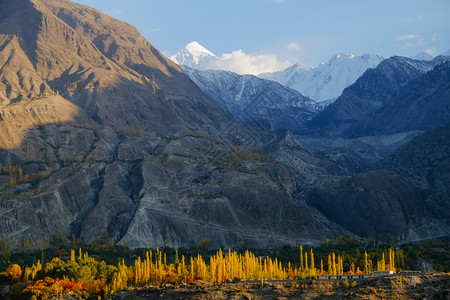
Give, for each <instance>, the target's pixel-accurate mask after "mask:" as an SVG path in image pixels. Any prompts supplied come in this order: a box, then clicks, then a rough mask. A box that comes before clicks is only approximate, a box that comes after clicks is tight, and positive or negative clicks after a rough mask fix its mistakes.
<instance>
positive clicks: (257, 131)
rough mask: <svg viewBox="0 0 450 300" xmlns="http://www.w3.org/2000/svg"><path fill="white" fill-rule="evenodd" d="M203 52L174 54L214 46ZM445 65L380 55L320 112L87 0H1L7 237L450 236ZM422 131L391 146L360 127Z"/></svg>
mask: <svg viewBox="0 0 450 300" xmlns="http://www.w3.org/2000/svg"><path fill="white" fill-rule="evenodd" d="M194 46H195V45H194ZM194 48H195V49H196V50H198V53H196V55H194V56H193V57H189V53H184V55H183V56H181V57H183V58H186V59H188V58H189V59H192V58H196V57H197V58H198V57H199V55H204V57H211V54H210V53H208V52H206V51H205V50H204V49H201V48H200V47H194ZM191 50H192V49H191ZM190 53H192V51H190ZM202 53H203V54H202ZM194 54H195V53H194ZM177 59H178V58H177ZM346 59H347V58H346ZM194 61H195V59H194ZM369 61H370V59H369ZM446 61H447V58H445V57H440V58H435V59H433V60H431V61H417V60H412V59H407V58H401V57H393V58H390V59H387V60H383V61H382V62H380V63H379V64H378V65H377V66H376V67H375V68H374V69H367V70H366V71H365V72H364V73H363V75H362V76H361V77H359V79H357V80H356V82H355V83H353V84H351V85H350V86H349V87H347V88H345V89H344V91H343V93H342V95H340V97H338V99H337V100H336V101H335V102H334V103H333V104H331V105H329V106H327V107H326V108H325V110H323V111H322V112H319V110H320V108H321V107H322V106H321V105H320V104H318V103H317V102H314V101H313V100H311V99H309V98H307V97H305V96H303V95H302V94H301V93H300V92H298V91H295V90H292V89H290V88H288V87H284V86H282V85H280V84H278V83H276V82H273V81H269V80H265V79H261V78H257V77H254V76H246V75H237V74H234V73H231V72H222V71H202V70H194V69H190V68H188V67H184V69H185V71H183V69H182V68H180V67H179V66H178V65H177V64H175V63H174V62H173V61H172V60H170V59H168V58H166V57H164V55H163V54H161V52H159V51H158V50H157V49H156V48H154V47H153V46H152V45H151V44H150V43H149V42H148V41H146V40H145V39H144V38H143V37H142V35H141V34H140V33H139V32H138V31H137V30H136V29H135V28H134V27H132V26H131V25H129V24H126V23H124V22H121V21H118V20H116V19H113V18H112V17H110V16H107V15H105V14H102V13H101V12H99V11H97V10H95V9H92V8H90V7H88V6H85V5H81V4H76V3H73V2H70V1H67V0H45V1H44V0H16V1H1V2H0V78H1V80H0V165H1V166H0V184H1V186H2V187H3V189H2V193H1V199H0V236H1V237H4V238H5V239H7V240H10V241H11V240H12V241H13V242H14V243H11V245H12V244H14V245H18V244H21V243H23V242H24V241H26V240H31V241H32V242H33V245H35V247H43V246H44V245H45V243H46V242H48V241H51V240H52V239H54V238H55V236H58V237H61V238H62V239H72V237H74V238H75V239H77V240H81V241H84V242H88V243H94V242H95V243H100V244H101V243H110V242H111V241H114V242H115V243H118V244H121V245H128V246H129V247H132V248H148V247H161V246H170V247H175V248H178V247H188V246H192V245H195V244H198V243H199V242H200V241H201V240H203V239H205V238H209V239H210V240H211V246H212V247H216V248H219V247H231V248H237V247H240V246H242V245H247V246H254V247H278V246H280V245H297V244H299V243H302V244H305V243H308V244H316V243H319V242H321V241H323V240H326V239H330V238H335V237H338V236H340V235H347V234H350V233H352V234H356V235H357V236H358V237H360V238H362V239H364V238H369V237H377V238H379V239H380V240H384V241H387V240H389V239H390V238H391V237H393V236H394V237H397V238H398V240H399V241H401V242H408V241H414V240H421V239H426V238H430V237H435V236H442V235H448V234H449V233H450V224H449V223H448V219H449V215H448V211H449V210H448V208H449V198H450V196H449V191H448V186H450V181H449V179H450V176H449V175H448V174H449V168H448V153H449V152H448V141H449V140H450V137H449V130H448V125H446V124H448V123H449V119H448V115H447V111H448V110H447V102H448V101H446V99H448V97H447V95H448V82H449V81H448V78H447V77H448V67H449V65H448V63H447V62H446ZM197 63H198V62H197ZM350 73H352V72H350ZM350 73H348V74H350ZM188 74H189V76H188ZM352 74H353V73H352ZM191 78H192V79H191ZM194 81H195V82H194ZM196 82H198V84H196ZM219 88H220V89H219ZM205 92H206V93H205ZM225 92H226V93H225ZM338 96H339V95H338ZM212 98H214V99H212ZM252 99H253V100H255V101H252ZM252 104H256V105H252ZM273 108H275V111H273ZM439 108H440V109H439ZM418 111H420V112H423V114H422V113H421V114H420V116H423V119H420V118H418V115H417V112H418ZM402 112H407V114H405V115H407V116H408V117H405V118H403V119H401V120H400V118H401V117H402V116H403V114H402ZM391 113H392V116H391V117H389V116H390V115H391ZM276 114H278V115H276ZM234 115H235V116H237V118H236V117H235V116H234ZM261 116H263V117H262V118H261ZM394 116H395V117H396V118H398V120H399V121H398V122H394V121H396V120H397V119H394V118H393V117H394ZM255 117H259V118H255ZM297 117H298V118H297ZM414 120H417V122H413V121H414ZM388 121H389V122H388ZM358 122H359V123H358ZM383 123H386V124H388V125H389V126H387V127H382V126H381V125H380V124H383ZM443 123H445V124H443ZM353 124H359V125H358V126H356V125H355V127H352V125H353ZM294 125H295V126H296V128H297V127H298V128H297V131H294V129H293V127H292V126H294ZM371 125H373V127H372V126H371ZM441 125H443V126H442V127H438V126H441ZM286 127H288V128H291V129H292V131H294V133H295V134H296V135H294V134H292V133H291V131H290V130H288V129H286ZM436 127H438V128H436ZM412 130H416V131H418V132H416V133H415V134H414V135H415V137H414V138H412V139H411V138H408V139H406V140H405V141H404V142H402V143H399V144H398V145H397V146H396V147H395V148H392V149H391V151H390V152H389V153H388V152H386V153H375V154H373V152H372V151H373V149H372V148H371V147H370V145H368V144H367V143H365V144H364V143H363V142H361V141H360V140H357V139H358V138H361V137H362V136H363V135H367V134H378V135H379V134H383V135H384V134H392V133H397V134H398V133H399V132H409V131H412ZM424 131H426V132H424ZM300 135H301V136H309V137H310V138H311V139H314V138H326V139H337V140H339V139H353V143H356V144H358V145H359V150H361V151H354V149H355V148H351V147H347V148H344V147H331V148H327V149H325V150H324V149H321V150H320V151H318V150H312V149H309V148H308V147H306V146H305V144H303V142H299V140H300V141H302V139H301V138H299V137H300ZM411 137H412V136H411ZM380 144H382V142H380ZM400 144H403V145H400ZM371 155H372V156H376V155H378V156H376V159H368V158H367V157H369V156H371ZM408 158H410V159H408ZM374 162H375V163H374Z"/></svg>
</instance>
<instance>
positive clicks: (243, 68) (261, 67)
mask: <svg viewBox="0 0 450 300" xmlns="http://www.w3.org/2000/svg"><path fill="white" fill-rule="evenodd" d="M290 65H292V64H291V63H290V62H289V61H279V60H278V58H277V56H276V55H273V54H260V55H248V54H245V53H244V52H243V51H242V50H235V51H233V52H231V53H224V54H222V56H220V57H218V58H217V59H214V60H213V61H212V62H211V64H210V66H209V68H210V69H215V70H226V71H231V72H235V73H238V74H252V75H257V74H260V73H265V72H276V71H281V70H284V69H286V68H287V67H289V66H290Z"/></svg>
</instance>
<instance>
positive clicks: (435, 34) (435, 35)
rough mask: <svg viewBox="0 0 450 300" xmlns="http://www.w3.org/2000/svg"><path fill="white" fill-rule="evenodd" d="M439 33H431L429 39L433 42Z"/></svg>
mask: <svg viewBox="0 0 450 300" xmlns="http://www.w3.org/2000/svg"><path fill="white" fill-rule="evenodd" d="M439 35H440V34H437V33H433V35H432V36H431V40H432V41H433V42H435V41H436V40H437V38H438V36H439Z"/></svg>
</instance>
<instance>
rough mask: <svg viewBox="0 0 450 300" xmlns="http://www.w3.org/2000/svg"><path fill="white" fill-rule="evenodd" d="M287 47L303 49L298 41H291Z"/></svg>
mask: <svg viewBox="0 0 450 300" xmlns="http://www.w3.org/2000/svg"><path fill="white" fill-rule="evenodd" d="M286 48H288V49H289V50H302V47H300V45H299V44H297V43H290V44H289V45H287V47H286Z"/></svg>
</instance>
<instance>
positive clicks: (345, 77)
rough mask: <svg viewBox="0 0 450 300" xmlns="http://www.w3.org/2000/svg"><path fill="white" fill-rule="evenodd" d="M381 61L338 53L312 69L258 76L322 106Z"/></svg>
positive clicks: (366, 56) (369, 57)
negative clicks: (290, 89)
mask: <svg viewBox="0 0 450 300" xmlns="http://www.w3.org/2000/svg"><path fill="white" fill-rule="evenodd" d="M382 60H383V57H381V56H378V55H374V54H363V55H361V56H357V55H353V54H344V53H338V54H336V55H333V56H332V57H331V58H330V60H328V62H326V63H322V64H320V65H319V66H317V67H315V68H310V69H302V68H299V67H297V68H295V67H294V66H292V67H289V68H287V69H286V70H284V71H281V72H276V73H266V74H261V75H259V76H261V77H263V78H265V79H271V80H275V81H277V82H279V83H280V84H283V85H286V86H288V87H290V88H292V89H295V90H297V91H299V92H300V93H302V94H303V95H305V96H307V97H309V98H311V99H314V100H316V101H318V102H323V101H327V100H330V99H335V98H337V97H339V96H340V95H341V93H342V91H343V90H344V89H345V88H346V87H348V86H350V85H351V84H353V83H354V82H355V81H356V80H357V79H358V78H359V77H360V76H361V75H362V74H363V73H364V72H365V71H366V70H367V69H368V68H375V67H376V66H377V65H378V64H379V63H380V62H381V61H382Z"/></svg>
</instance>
